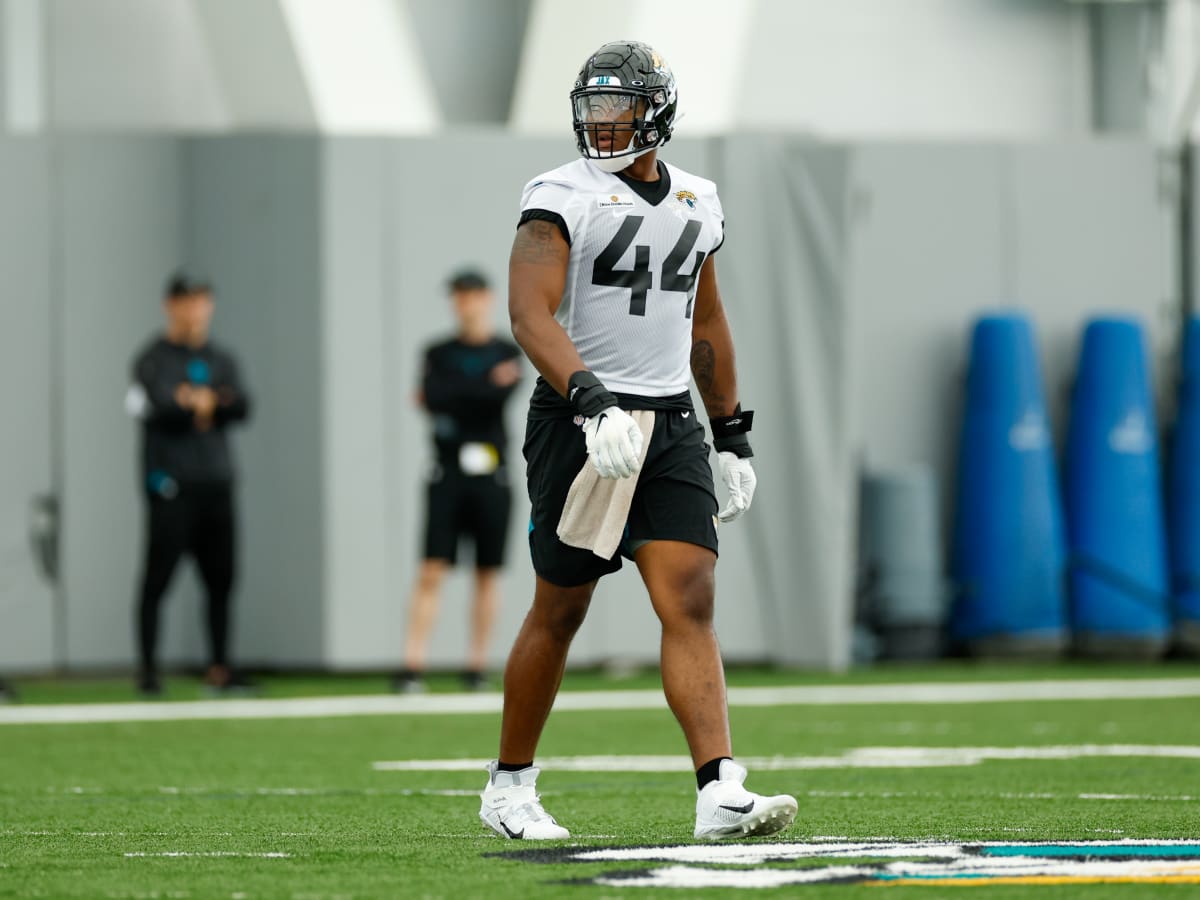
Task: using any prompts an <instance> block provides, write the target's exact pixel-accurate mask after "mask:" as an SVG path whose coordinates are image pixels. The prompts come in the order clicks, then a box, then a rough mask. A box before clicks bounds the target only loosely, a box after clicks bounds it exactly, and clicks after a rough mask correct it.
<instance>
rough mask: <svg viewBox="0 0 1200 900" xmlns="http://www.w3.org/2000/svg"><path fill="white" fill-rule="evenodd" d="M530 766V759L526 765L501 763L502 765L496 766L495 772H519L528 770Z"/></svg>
mask: <svg viewBox="0 0 1200 900" xmlns="http://www.w3.org/2000/svg"><path fill="white" fill-rule="evenodd" d="M532 765H533V760H532V759H531V760H530V761H529V762H527V763H506V762H502V763H497V764H496V771H497V772H520V771H521V770H522V769H528V768H529V767H530V766H532Z"/></svg>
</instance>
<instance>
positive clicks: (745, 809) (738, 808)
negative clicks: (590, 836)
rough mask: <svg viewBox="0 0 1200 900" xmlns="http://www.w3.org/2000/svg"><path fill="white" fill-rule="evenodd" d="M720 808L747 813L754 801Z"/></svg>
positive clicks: (752, 806)
mask: <svg viewBox="0 0 1200 900" xmlns="http://www.w3.org/2000/svg"><path fill="white" fill-rule="evenodd" d="M721 809H727V810H729V811H730V812H735V813H748V812H750V810H752V809H754V801H753V800H751V801H750V802H749V803H747V804H746V805H745V806H722V807H721ZM500 824H501V825H503V824H504V823H503V822H501V823H500ZM504 830H505V831H507V830H508V829H507V828H506V829H504Z"/></svg>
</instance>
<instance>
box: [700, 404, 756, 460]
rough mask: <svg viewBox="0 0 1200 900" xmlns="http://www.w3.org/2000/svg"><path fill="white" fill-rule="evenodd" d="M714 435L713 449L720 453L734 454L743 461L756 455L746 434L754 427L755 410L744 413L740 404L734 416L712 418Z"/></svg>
mask: <svg viewBox="0 0 1200 900" xmlns="http://www.w3.org/2000/svg"><path fill="white" fill-rule="evenodd" d="M708 424H709V426H710V427H711V428H712V433H713V447H715V448H716V450H717V452H718V453H733V454H735V455H736V456H740V457H742V458H743V459H748V458H749V457H751V456H753V455H754V451H753V450H752V449H751V448H750V438H748V437H746V434H747V433H748V432H749V431H750V429H751V427H752V426H753V425H754V410H752V409H751V410H747V411H746V412H742V404H740V403H739V404H738V405H737V406H736V407H735V408H734V410H733V415H732V416H712V417H710V418H709V420H708Z"/></svg>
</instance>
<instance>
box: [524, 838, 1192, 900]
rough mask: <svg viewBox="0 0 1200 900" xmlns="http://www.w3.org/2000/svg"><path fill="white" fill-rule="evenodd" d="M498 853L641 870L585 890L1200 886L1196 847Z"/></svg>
mask: <svg viewBox="0 0 1200 900" xmlns="http://www.w3.org/2000/svg"><path fill="white" fill-rule="evenodd" d="M502 855H504V856H508V857H517V858H521V859H526V860H528V861H530V862H564V861H569V862H579V863H588V864H591V865H595V864H596V863H614V864H620V863H627V864H628V863H635V864H637V863H640V864H642V866H643V867H639V868H637V869H628V868H624V869H616V870H613V871H609V872H603V873H600V874H598V875H594V876H592V877H590V878H588V879H586V883H590V884H595V885H603V886H605V887H610V888H613V887H616V888H637V887H647V888H686V889H691V890H700V889H702V888H734V887H736V888H743V889H744V888H780V887H788V886H791V885H802V884H837V885H851V884H853V885H873V886H877V887H888V886H893V885H905V886H912V885H922V886H924V885H929V886H939V887H956V886H957V887H967V886H978V885H981V884H989V885H1002V884H1003V885H1050V884H1068V885H1069V884H1101V883H1114V882H1116V883H1126V884H1145V885H1149V884H1197V885H1200V840H1162V841H1160V840H1119V841H1064V842H1055V843H1036V842H1008V841H996V842H980V843H956V842H943V841H918V842H901V841H838V842H834V841H829V842H815V843H783V842H780V843H761V844H755V843H746V844H679V845H675V846H666V847H608V848H601V847H597V848H592V849H584V848H574V849H570V848H568V849H565V850H558V851H554V850H544V851H534V852H533V853H506V854H502ZM789 864H790V865H789ZM647 866H648V867H647Z"/></svg>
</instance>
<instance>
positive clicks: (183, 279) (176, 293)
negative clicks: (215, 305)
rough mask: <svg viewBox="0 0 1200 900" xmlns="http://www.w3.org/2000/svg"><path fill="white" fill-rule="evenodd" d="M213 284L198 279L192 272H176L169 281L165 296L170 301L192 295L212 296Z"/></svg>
mask: <svg viewBox="0 0 1200 900" xmlns="http://www.w3.org/2000/svg"><path fill="white" fill-rule="evenodd" d="M211 293H212V284H211V282H209V280H208V279H207V278H198V277H196V276H195V275H194V274H192V273H190V272H184V271H176V272H173V273H172V274H171V276H170V278H168V279H167V287H166V291H165V293H164V295H165V296H166V298H167V299H168V300H174V299H175V298H176V297H187V296H188V295H190V294H211Z"/></svg>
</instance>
